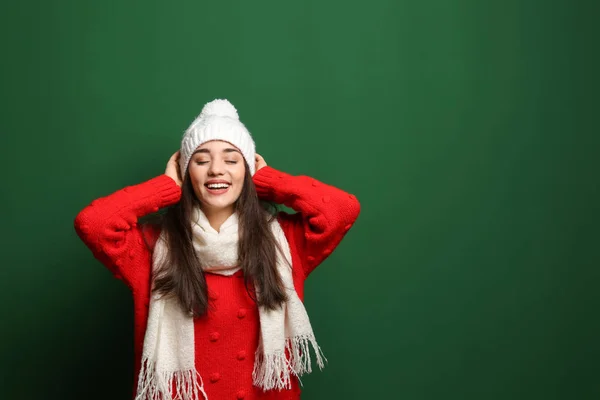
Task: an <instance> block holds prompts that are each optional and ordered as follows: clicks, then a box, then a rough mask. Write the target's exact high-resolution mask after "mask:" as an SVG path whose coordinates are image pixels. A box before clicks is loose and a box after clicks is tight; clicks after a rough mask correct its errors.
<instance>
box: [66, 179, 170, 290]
mask: <svg viewBox="0 0 600 400" xmlns="http://www.w3.org/2000/svg"><path fill="white" fill-rule="evenodd" d="M180 197H181V189H180V187H179V186H178V185H177V183H176V182H175V181H174V180H173V179H172V178H170V177H169V176H167V175H160V176H157V177H155V178H152V179H150V180H148V181H146V182H144V183H141V184H138V185H134V186H128V187H126V188H124V189H121V190H118V191H116V192H114V193H113V194H111V195H109V196H106V197H102V198H99V199H96V200H94V201H93V202H92V203H91V204H90V205H88V206H87V207H85V208H84V209H83V210H81V211H80V212H79V214H78V215H77V217H76V218H75V230H76V231H77V234H78V235H79V237H80V238H81V240H83V242H84V243H85V244H86V246H87V247H89V248H90V250H91V251H92V253H93V255H94V257H95V258H97V259H98V260H99V261H101V262H102V263H103V264H104V265H105V266H106V267H107V268H108V269H109V270H110V271H111V272H112V273H113V274H114V275H115V277H117V278H119V279H122V280H123V281H125V283H127V285H128V286H129V287H131V288H133V287H135V286H136V285H137V284H145V283H147V281H148V278H149V276H150V271H149V268H148V265H147V264H146V263H140V262H136V261H139V260H138V258H139V257H142V256H148V255H149V252H148V249H147V248H146V245H145V242H144V238H143V237H142V234H143V232H142V230H141V228H140V227H139V226H138V225H137V221H138V218H139V217H142V216H144V215H147V214H150V213H152V212H155V211H158V210H159V209H160V208H163V207H167V206H170V205H172V204H175V203H177V202H178V201H179V198H180Z"/></svg>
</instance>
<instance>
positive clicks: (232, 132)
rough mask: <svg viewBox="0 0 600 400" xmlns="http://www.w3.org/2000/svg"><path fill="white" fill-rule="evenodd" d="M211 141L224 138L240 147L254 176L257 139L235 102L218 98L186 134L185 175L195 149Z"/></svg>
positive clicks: (182, 151) (182, 163) (183, 149)
mask: <svg viewBox="0 0 600 400" xmlns="http://www.w3.org/2000/svg"><path fill="white" fill-rule="evenodd" d="M211 140H223V141H225V142H229V143H231V144H232V145H234V146H235V147H237V148H238V149H239V150H240V152H241V153H242V155H243V156H244V159H245V160H246V163H248V167H249V169H250V175H254V172H255V160H254V156H255V145H254V140H253V139H252V136H251V135H250V132H248V129H247V128H246V126H245V125H244V124H243V123H242V122H241V121H240V119H239V115H238V112H237V110H236V109H235V107H234V106H233V104H231V103H230V102H229V101H227V100H225V99H216V100H213V101H211V102H209V103H207V104H205V105H204V107H203V108H202V111H201V112H200V115H199V116H198V117H197V118H196V119H195V120H194V122H192V123H191V125H190V126H189V128H188V129H187V130H186V131H185V133H184V134H183V138H182V139H181V149H180V154H181V157H180V159H179V163H180V164H179V168H180V171H181V176H183V177H185V174H186V172H187V167H188V164H189V162H190V159H191V157H192V154H194V151H196V149H197V148H198V147H199V146H201V145H202V144H204V143H206V142H208V141H211Z"/></svg>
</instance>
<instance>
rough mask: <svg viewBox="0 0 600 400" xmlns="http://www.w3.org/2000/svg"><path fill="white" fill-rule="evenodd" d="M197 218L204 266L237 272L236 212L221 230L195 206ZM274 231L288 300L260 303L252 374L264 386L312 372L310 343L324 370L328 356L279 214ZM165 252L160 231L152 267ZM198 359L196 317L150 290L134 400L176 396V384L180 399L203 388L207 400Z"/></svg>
mask: <svg viewBox="0 0 600 400" xmlns="http://www.w3.org/2000/svg"><path fill="white" fill-rule="evenodd" d="M193 221H196V222H193V223H192V231H193V244H194V249H195V251H196V254H197V256H198V258H199V260H201V264H202V265H203V270H204V271H207V272H212V273H216V274H220V275H232V274H234V273H235V272H236V271H238V270H239V269H240V267H239V265H238V254H237V251H238V215H237V213H234V214H232V215H231V216H230V217H229V218H228V219H227V220H226V221H225V222H224V223H223V224H222V225H221V227H220V231H219V232H217V231H216V230H215V229H214V228H213V227H212V226H211V225H210V223H209V222H208V219H207V218H206V215H205V214H204V213H203V212H202V210H200V208H198V207H196V208H195V209H194V213H193ZM271 230H272V232H273V234H274V235H275V239H276V240H277V242H278V243H279V245H280V246H281V248H282V249H283V253H284V256H285V260H284V259H282V256H281V254H280V252H279V251H277V271H278V272H279V274H280V276H281V279H282V281H283V285H284V287H285V291H286V294H287V296H288V301H287V302H285V303H284V304H283V305H282V307H281V308H280V309H278V310H276V311H270V310H265V309H264V308H263V307H259V317H260V339H259V344H258V348H257V350H256V354H255V361H254V371H253V373H252V378H253V383H254V385H256V386H258V387H261V388H262V389H264V390H269V389H283V388H291V381H290V378H291V374H294V375H296V376H297V377H299V376H300V375H302V374H304V373H306V372H311V360H310V353H309V344H310V345H312V347H313V350H314V351H315V354H316V358H317V362H318V365H319V367H320V368H321V369H322V368H323V366H324V364H323V359H325V361H327V359H326V358H325V356H324V355H323V354H322V351H321V348H320V347H319V345H318V344H317V341H316V340H315V336H314V334H313V331H312V327H311V325H310V321H309V318H308V314H307V313H306V309H305V308H304V305H303V304H302V301H301V300H300V298H299V297H298V294H297V293H296V290H295V288H294V281H293V278H292V270H291V268H290V266H291V265H292V264H291V260H292V258H291V255H290V248H289V244H288V242H287V240H286V238H285V235H284V233H283V230H282V229H281V226H280V224H279V222H278V221H277V219H276V218H275V219H274V220H273V222H272V223H271ZM166 253H167V248H166V244H165V240H164V236H163V234H162V233H161V234H160V236H159V238H158V240H157V242H156V246H155V248H154V254H153V257H152V268H153V271H154V270H156V268H158V266H159V265H160V261H161V260H162V259H163V257H164V256H165V255H166ZM285 261H287V262H288V263H287V264H286V262H285ZM204 265H206V266H207V267H204ZM257 296H258V293H257ZM286 350H288V351H289V355H290V357H289V359H288V358H287V357H286V355H285V351H286ZM194 359H195V354H194V323H193V318H192V317H191V316H190V315H189V314H188V313H186V312H184V311H183V309H182V308H181V307H180V306H179V303H178V302H177V300H175V299H173V298H167V297H165V298H161V296H160V295H157V294H152V295H151V299H150V309H149V316H148V326H147V328H146V335H145V337H144V349H143V357H142V366H141V371H140V374H139V378H138V388H137V394H136V397H135V399H136V400H147V399H151V400H157V399H161V400H166V399H172V396H171V394H172V389H173V388H174V389H175V395H176V396H175V397H176V398H177V399H182V400H197V399H199V394H200V393H202V394H203V396H204V398H205V399H208V396H207V395H206V392H205V391H204V384H203V381H202V377H201V376H200V374H199V373H198V372H197V371H196V367H195V364H194Z"/></svg>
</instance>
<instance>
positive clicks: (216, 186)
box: [207, 183, 229, 189]
mask: <svg viewBox="0 0 600 400" xmlns="http://www.w3.org/2000/svg"><path fill="white" fill-rule="evenodd" d="M207 186H208V188H209V189H227V188H228V187H229V185H228V184H226V183H211V184H209V185H207Z"/></svg>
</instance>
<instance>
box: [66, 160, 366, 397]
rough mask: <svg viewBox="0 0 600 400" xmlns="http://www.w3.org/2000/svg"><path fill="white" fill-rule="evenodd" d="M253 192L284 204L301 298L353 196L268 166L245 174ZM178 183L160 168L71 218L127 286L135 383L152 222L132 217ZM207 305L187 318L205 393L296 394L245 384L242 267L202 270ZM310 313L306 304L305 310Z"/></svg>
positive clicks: (348, 216) (253, 318)
mask: <svg viewBox="0 0 600 400" xmlns="http://www.w3.org/2000/svg"><path fill="white" fill-rule="evenodd" d="M253 181H254V183H255V185H256V189H257V192H258V195H259V197H260V198H262V199H264V200H268V201H274V202H276V203H279V204H284V205H286V206H287V207H290V208H292V209H293V210H295V211H296V212H297V213H296V214H287V213H285V212H280V213H278V222H279V223H280V225H281V228H282V229H283V232H284V234H285V236H286V239H287V241H288V243H289V246H290V253H291V258H292V275H293V282H294V287H295V289H296V292H297V293H298V296H299V298H300V300H302V301H303V300H304V282H305V279H306V277H308V276H309V274H311V273H312V272H313V271H314V269H315V268H316V267H317V266H318V265H319V264H320V263H322V262H323V261H324V260H325V259H326V258H327V257H328V256H329V255H330V254H331V253H332V251H333V250H334V249H335V248H336V247H337V245H338V244H339V243H340V241H341V240H342V238H343V237H344V236H345V235H346V233H347V232H348V230H349V229H350V228H351V227H352V225H353V223H354V222H355V220H356V218H357V217H358V214H359V212H360V204H359V202H358V200H357V199H356V197H355V196H354V195H351V194H348V193H346V192H344V191H342V190H340V189H338V188H335V187H333V186H330V185H327V184H325V183H322V182H319V181H317V180H315V179H313V178H310V177H308V176H292V175H289V174H286V173H284V172H281V171H278V170H276V169H274V168H273V167H270V166H266V167H263V168H261V169H260V170H259V171H257V172H256V173H255V175H254V176H253ZM180 196H181V189H180V188H179V186H177V184H176V183H175V181H173V180H172V179H171V178H169V177H168V176H166V175H160V176H157V177H155V178H152V179H150V180H148V181H146V182H143V183H141V184H138V185H134V186H129V187H126V188H124V189H121V190H119V191H117V192H115V193H113V194H111V195H109V196H106V197H103V198H100V199H97V200H94V201H93V202H92V204H90V205H89V206H87V207H85V208H84V209H83V210H82V211H81V212H80V213H79V214H78V215H77V217H76V218H75V229H76V231H77V234H78V235H79V237H80V238H81V239H82V240H83V241H84V243H85V244H86V245H87V246H88V247H89V248H90V250H91V251H92V253H93V255H94V257H96V258H97V259H98V260H99V261H101V262H102V263H103V264H104V265H105V266H106V267H107V268H108V269H109V270H110V271H111V272H112V273H113V275H114V276H115V277H116V278H118V279H121V280H123V281H124V282H125V283H126V284H127V286H129V288H130V289H131V292H132V295H133V306H134V326H135V328H134V353H135V359H134V362H135V364H134V371H135V377H134V378H135V379H133V382H134V388H133V393H135V389H136V388H135V385H136V384H137V376H138V373H139V371H140V366H141V359H142V347H143V340H144V333H145V331H146V325H147V321H148V306H149V302H150V272H151V265H152V264H151V257H152V254H151V249H148V248H147V247H146V245H145V242H144V238H146V240H148V241H149V243H150V245H153V243H154V242H155V241H156V238H157V237H158V235H159V233H160V232H159V231H158V229H157V228H155V227H152V226H144V227H141V226H139V225H137V220H138V218H139V217H142V216H144V215H147V214H149V213H152V212H155V211H158V210H159V209H160V208H162V207H167V206H170V205H173V204H175V203H177V201H179V198H180ZM205 276H206V282H207V286H208V294H209V299H210V302H211V306H212V307H210V309H209V311H208V312H207V313H206V314H205V315H203V316H202V317H200V318H196V319H194V337H195V344H196V345H197V346H202V347H201V348H200V347H197V348H196V354H201V356H200V357H196V359H195V366H196V369H197V371H198V372H199V373H200V374H202V377H203V378H204V382H205V384H204V388H205V390H206V393H207V395H208V398H209V399H246V400H269V399H271V400H274V399H277V400H286V399H287V400H292V399H293V400H297V399H299V398H300V387H299V382H298V381H297V380H296V379H294V380H293V382H292V388H291V389H285V390H281V391H275V390H269V391H263V390H262V389H260V388H258V387H256V386H254V385H253V384H252V373H253V366H254V354H255V352H256V349H257V347H258V344H259V327H260V325H259V324H260V321H259V313H258V307H257V306H256V304H255V303H254V302H253V301H252V300H251V298H250V297H249V295H248V293H247V291H246V288H245V286H244V279H243V277H244V276H243V272H242V271H241V270H240V271H238V272H236V273H235V274H233V275H231V276H222V275H216V274H211V273H206V274H205ZM308 311H309V312H310V310H308Z"/></svg>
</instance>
